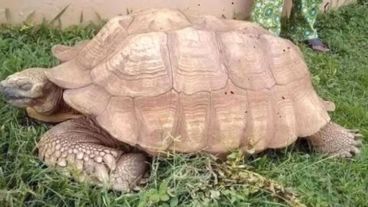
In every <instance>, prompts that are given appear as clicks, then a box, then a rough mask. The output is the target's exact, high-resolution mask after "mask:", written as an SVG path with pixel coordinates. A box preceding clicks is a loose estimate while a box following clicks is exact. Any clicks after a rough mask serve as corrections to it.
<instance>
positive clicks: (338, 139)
mask: <svg viewBox="0 0 368 207" xmlns="http://www.w3.org/2000/svg"><path fill="white" fill-rule="evenodd" d="M361 136H362V135H361V134H358V133H356V132H354V131H353V130H348V129H345V128H343V127H341V126H340V125H338V124H335V123H332V122H330V123H328V124H327V125H326V126H325V127H324V128H322V129H321V130H320V131H319V132H317V133H316V134H314V135H312V136H310V137H308V138H307V139H308V141H309V142H310V143H311V144H312V147H313V148H314V150H315V151H317V152H320V153H325V154H329V155H332V156H337V157H352V156H353V155H355V154H358V153H359V152H360V150H359V148H360V146H361V140H359V138H360V137H361Z"/></svg>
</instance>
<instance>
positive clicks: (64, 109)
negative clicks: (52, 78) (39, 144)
mask: <svg viewBox="0 0 368 207" xmlns="http://www.w3.org/2000/svg"><path fill="white" fill-rule="evenodd" d="M45 88H47V91H45V94H46V95H45V96H44V97H42V98H39V99H37V100H34V103H33V104H32V105H31V106H29V107H27V108H26V111H27V114H28V116H29V117H31V118H33V119H36V120H39V121H42V122H47V123H60V122H63V121H66V120H69V119H74V118H79V117H81V116H82V115H81V114H79V113H78V112H77V111H75V110H74V109H72V108H71V107H69V106H68V105H67V104H66V103H65V102H64V100H63V90H62V89H61V88H58V87H57V86H55V85H53V84H52V83H50V86H49V87H45Z"/></svg>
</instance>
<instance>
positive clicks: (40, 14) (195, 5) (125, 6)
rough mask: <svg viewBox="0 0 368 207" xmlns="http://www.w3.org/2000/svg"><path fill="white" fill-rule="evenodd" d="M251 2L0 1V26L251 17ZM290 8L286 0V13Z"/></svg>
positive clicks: (327, 3) (338, 0)
mask: <svg viewBox="0 0 368 207" xmlns="http://www.w3.org/2000/svg"><path fill="white" fill-rule="evenodd" d="M352 1H354V0H324V2H323V4H322V5H321V9H322V11H325V10H329V9H331V8H336V7H338V6H341V5H344V4H346V3H350V2H352ZM251 5H252V0H0V23H10V24H22V23H23V22H25V21H26V22H28V23H31V22H32V23H35V24H37V23H40V22H42V20H43V19H45V20H48V21H50V20H53V19H55V17H56V16H57V15H58V14H59V13H60V12H61V11H63V10H64V9H65V8H66V9H65V11H64V13H63V14H62V15H61V16H60V18H56V19H57V21H55V22H56V23H58V24H61V25H62V26H63V27H65V26H69V25H74V24H80V23H88V22H90V21H94V22H96V21H98V20H99V19H101V18H102V19H108V18H110V17H112V16H116V15H119V14H127V13H129V12H131V11H134V10H139V9H144V8H163V7H168V8H179V9H181V10H183V11H184V12H185V13H187V14H189V15H198V14H212V15H216V16H220V17H226V18H237V19H245V18H247V17H249V11H250V9H251ZM290 7H291V0H286V3H285V9H284V11H285V13H288V11H289V10H290Z"/></svg>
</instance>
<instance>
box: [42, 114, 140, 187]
mask: <svg viewBox="0 0 368 207" xmlns="http://www.w3.org/2000/svg"><path fill="white" fill-rule="evenodd" d="M119 146H120V147H121V146H122V145H121V143H118V142H117V141H115V140H114V139H113V138H111V137H110V136H109V135H108V134H107V133H106V132H105V131H103V130H102V129H100V128H99V127H98V126H97V125H96V124H95V123H94V122H93V121H92V120H91V119H88V118H79V119H73V120H70V121H66V122H63V123H61V124H59V125H56V126H55V127H53V128H52V129H50V130H49V131H48V132H46V133H45V134H44V135H43V136H42V137H41V140H40V142H39V144H38V149H39V157H40V159H41V160H43V161H44V162H45V163H46V164H47V165H48V166H55V167H57V168H58V169H62V171H63V172H64V173H66V174H68V175H71V176H73V177H74V178H75V179H76V180H79V181H87V182H90V183H92V184H97V185H104V186H107V187H108V188H111V189H114V190H118V191H129V190H130V189H132V188H133V187H134V186H135V185H136V184H137V182H138V181H139V180H140V179H141V177H142V176H143V174H144V173H145V171H146V165H147V164H146V157H145V155H143V154H142V153H133V152H128V150H123V149H121V148H120V149H119Z"/></svg>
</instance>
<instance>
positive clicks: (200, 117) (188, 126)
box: [47, 9, 330, 153]
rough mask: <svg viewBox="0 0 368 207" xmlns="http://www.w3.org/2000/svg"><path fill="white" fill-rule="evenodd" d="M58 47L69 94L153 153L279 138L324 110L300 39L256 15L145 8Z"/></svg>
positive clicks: (55, 74) (287, 140) (76, 104)
mask: <svg viewBox="0 0 368 207" xmlns="http://www.w3.org/2000/svg"><path fill="white" fill-rule="evenodd" d="M57 50H59V51H57ZM54 53H55V55H56V56H57V57H58V58H59V59H60V60H62V61H64V62H63V63H62V64H60V65H58V66H56V67H54V68H52V69H51V70H48V72H47V77H48V78H49V79H50V80H51V81H52V82H53V83H55V84H56V85H58V86H59V87H61V88H64V89H65V91H64V96H63V97H64V100H65V102H66V103H67V104H68V105H70V106H71V107H73V108H74V109H76V110H77V111H79V112H81V113H83V114H85V115H89V116H92V117H95V119H96V121H97V123H98V124H99V125H100V126H101V127H102V128H104V129H105V130H106V131H107V132H109V133H110V134H111V135H112V136H113V137H115V138H116V139H118V140H120V141H122V142H125V143H128V144H130V145H132V146H137V147H140V148H142V149H144V150H146V151H148V152H151V153H157V152H164V151H167V150H174V151H177V152H198V151H206V152H211V153H224V152H228V151H230V150H233V149H236V148H240V149H242V150H244V151H247V152H249V153H252V152H258V151H261V150H264V149H266V148H280V147H285V146H287V145H289V144H291V143H293V142H294V141H295V140H296V139H297V137H305V136H309V135H312V134H314V133H316V132H317V131H319V130H320V128H322V127H323V126H325V125H326V124H327V123H328V122H329V120H330V117H329V115H328V113H327V108H326V106H325V105H324V103H323V100H322V99H320V98H319V96H318V95H317V94H316V92H315V90H314V89H313V86H312V83H311V79H310V73H309V71H308V68H307V65H306V64H305V62H304V60H303V57H302V54H301V52H300V51H299V49H298V48H297V47H296V46H295V45H294V44H292V42H290V41H288V40H285V39H282V38H279V37H276V36H274V35H272V34H270V33H269V32H267V31H266V30H264V29H262V28H261V27H260V26H258V25H256V24H254V23H249V22H244V21H236V20H225V19H220V18H216V17H212V16H201V17H188V16H186V15H184V14H183V13H182V12H180V11H178V10H169V9H151V10H145V11H141V12H137V13H134V14H132V15H127V16H119V17H115V18H113V19H111V20H110V21H109V22H108V23H107V24H106V25H105V26H104V27H103V28H102V29H101V31H100V32H99V33H98V34H97V35H96V36H95V37H94V38H93V39H92V40H90V41H88V42H84V43H81V44H79V45H77V46H75V47H74V48H72V49H70V50H65V51H64V52H63V51H62V48H61V49H60V47H59V48H54Z"/></svg>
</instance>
